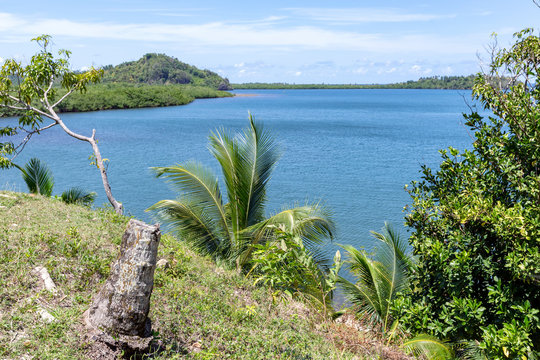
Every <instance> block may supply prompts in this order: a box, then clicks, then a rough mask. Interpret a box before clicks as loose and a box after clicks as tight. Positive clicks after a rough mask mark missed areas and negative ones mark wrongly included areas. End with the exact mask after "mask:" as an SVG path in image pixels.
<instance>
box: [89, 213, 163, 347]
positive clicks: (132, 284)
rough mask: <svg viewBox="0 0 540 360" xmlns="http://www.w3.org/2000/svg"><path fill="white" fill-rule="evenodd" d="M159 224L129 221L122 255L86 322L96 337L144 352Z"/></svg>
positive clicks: (148, 335) (123, 241)
mask: <svg viewBox="0 0 540 360" xmlns="http://www.w3.org/2000/svg"><path fill="white" fill-rule="evenodd" d="M160 238H161V232H160V230H159V225H148V224H145V223H143V222H142V221H138V220H134V219H132V220H130V222H129V223H128V226H127V229H126V231H125V233H124V235H123V237H122V244H121V246H120V257H119V258H118V259H117V260H116V262H115V263H114V264H113V266H112V269H111V275H110V277H109V279H107V282H106V283H105V285H104V286H103V287H102V288H101V290H100V291H99V293H98V294H97V296H96V297H95V298H94V301H93V303H92V305H91V306H90V308H89V309H88V311H86V312H85V321H86V324H87V326H88V328H89V329H90V332H91V333H92V335H93V337H94V338H95V339H96V340H100V341H103V342H105V343H107V344H109V345H112V346H114V347H117V348H122V349H126V350H136V351H144V350H146V349H147V348H148V346H149V343H150V341H151V339H152V337H151V323H150V319H148V311H149V310H150V296H151V295H152V289H153V286H154V270H155V268H156V258H157V249H158V245H159V240H160Z"/></svg>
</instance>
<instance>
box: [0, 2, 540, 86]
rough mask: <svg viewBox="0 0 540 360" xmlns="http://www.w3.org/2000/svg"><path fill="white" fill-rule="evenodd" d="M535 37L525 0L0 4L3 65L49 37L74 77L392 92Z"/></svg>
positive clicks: (535, 15)
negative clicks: (121, 75)
mask: <svg viewBox="0 0 540 360" xmlns="http://www.w3.org/2000/svg"><path fill="white" fill-rule="evenodd" d="M539 25H540V8H538V7H537V6H536V5H535V4H534V3H533V1H532V0H511V1H509V0H506V1H499V0H495V1H493V0H492V1H484V0H480V1H471V0H469V1H461V0H457V1H433V0H431V1H428V0H424V1H419V0H409V1H392V0H388V1H361V0H356V1H319V0H312V1H296V2H293V1H281V0H274V1H264V2H263V1H259V2H256V1H249V2H248V1H204V0H200V1H189V2H187V1H164V0H155V1H138V0H130V1H123V0H122V1H117V0H109V1H103V0H92V1H80V2H79V1H42V0H41V1H18V2H16V1H4V0H0V61H2V59H6V58H17V59H19V60H21V61H25V60H28V59H29V58H30V57H31V55H32V54H33V53H34V52H35V51H36V46H35V44H32V43H30V42H29V39H31V38H32V37H34V36H36V35H39V34H43V33H46V34H50V35H52V36H53V41H54V44H55V46H56V47H57V48H65V49H69V50H71V51H72V52H73V55H72V59H71V63H72V65H73V67H74V68H77V69H80V68H85V67H88V66H92V65H93V66H103V65H108V64H113V65H116V64H119V63H121V62H124V61H131V60H136V59H138V58H140V57H141V56H142V55H143V54H145V53H148V52H158V53H165V54H167V55H171V56H174V57H177V58H178V59H180V60H182V61H184V62H187V63H190V64H193V65H196V66H198V67H201V68H208V69H211V70H214V71H216V72H218V73H220V74H221V75H223V76H226V77H228V78H229V79H230V80H231V81H232V82H253V81H261V82H290V83H388V82H396V81H404V80H410V79H418V78H419V77H421V76H433V75H467V74H471V73H475V72H477V71H478V70H479V66H480V64H479V59H478V54H480V55H481V56H482V55H483V56H484V57H485V55H486V51H485V47H486V46H487V45H488V44H489V43H490V35H491V34H492V33H493V32H495V33H497V34H498V35H499V39H498V40H499V44H500V45H501V46H507V45H509V44H510V43H511V41H512V33H514V32H516V31H518V30H520V29H522V28H524V27H535V28H536V29H538V28H539Z"/></svg>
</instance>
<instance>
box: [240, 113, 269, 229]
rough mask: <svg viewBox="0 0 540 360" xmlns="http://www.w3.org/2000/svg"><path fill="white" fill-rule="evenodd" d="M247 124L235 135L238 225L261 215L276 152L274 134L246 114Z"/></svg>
mask: <svg viewBox="0 0 540 360" xmlns="http://www.w3.org/2000/svg"><path fill="white" fill-rule="evenodd" d="M249 123H250V127H249V128H248V129H246V130H244V133H243V134H242V135H241V136H239V137H238V155H239V156H238V162H237V164H236V168H235V170H236V172H237V176H238V179H239V186H238V188H237V189H236V190H237V195H238V200H239V203H240V206H239V210H240V213H239V217H240V222H241V224H242V227H248V226H251V225H254V224H256V223H258V222H260V221H261V220H262V219H263V217H264V204H265V200H266V186H267V184H268V181H269V180H270V176H271V174H272V171H273V169H274V167H275V165H276V163H277V161H278V160H279V157H280V154H279V151H278V148H277V144H276V142H275V140H274V138H273V137H272V136H271V135H270V133H269V132H268V131H265V129H264V127H263V125H262V124H261V123H256V122H255V121H254V119H253V117H252V116H251V114H249Z"/></svg>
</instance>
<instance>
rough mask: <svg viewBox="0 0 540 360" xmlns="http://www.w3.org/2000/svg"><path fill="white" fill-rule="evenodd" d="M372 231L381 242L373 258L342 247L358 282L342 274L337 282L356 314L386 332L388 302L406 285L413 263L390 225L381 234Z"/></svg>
mask: <svg viewBox="0 0 540 360" xmlns="http://www.w3.org/2000/svg"><path fill="white" fill-rule="evenodd" d="M372 234H373V237H374V238H375V239H377V240H379V241H381V243H382V246H380V247H377V249H376V251H375V254H374V256H373V257H371V256H370V255H369V254H367V253H366V252H365V251H360V250H357V249H355V248H354V247H352V246H350V245H345V246H343V248H344V249H345V250H347V252H348V257H349V259H348V260H347V263H348V265H349V269H350V270H351V272H352V274H353V275H355V276H356V280H357V282H356V283H352V282H350V281H348V280H347V279H345V278H343V277H340V279H339V280H338V281H339V283H340V285H341V287H342V289H343V292H344V293H345V297H346V298H347V299H348V300H349V301H350V302H351V303H352V304H354V305H357V306H358V308H359V313H361V314H365V315H367V316H368V317H369V318H370V319H371V320H372V321H373V322H374V323H376V324H379V325H380V326H381V328H382V332H383V334H385V333H386V332H387V330H389V326H390V325H391V323H390V321H391V320H392V319H391V317H390V305H391V303H392V301H393V300H394V299H395V297H396V295H397V294H398V292H400V291H403V290H405V289H406V288H407V287H408V271H410V269H411V267H412V266H413V263H412V261H411V259H410V258H409V256H408V255H407V254H406V253H405V251H406V249H405V243H404V242H403V241H401V240H400V238H399V235H398V234H397V233H396V232H394V230H393V229H392V227H391V226H390V225H389V224H387V223H386V224H385V226H384V228H383V232H382V233H376V232H372Z"/></svg>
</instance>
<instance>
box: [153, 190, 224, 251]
mask: <svg viewBox="0 0 540 360" xmlns="http://www.w3.org/2000/svg"><path fill="white" fill-rule="evenodd" d="M147 211H154V212H155V215H154V216H155V217H156V219H157V220H158V221H160V222H162V223H163V224H165V226H166V228H167V229H169V230H171V231H172V232H173V233H174V234H176V235H177V236H178V237H179V238H181V239H183V240H185V241H186V242H188V243H190V244H192V245H193V246H194V247H195V248H196V249H197V251H199V252H200V253H203V254H207V255H210V256H212V257H214V258H221V257H225V258H228V257H229V256H228V246H227V244H226V243H224V241H226V240H223V238H222V237H220V236H219V235H218V234H217V233H219V231H216V228H218V226H216V224H215V220H214V219H213V218H212V216H210V215H209V214H208V213H206V212H205V210H204V208H202V207H200V206H199V204H197V203H195V202H193V201H189V200H187V199H183V200H181V201H176V200H161V201H159V202H157V203H156V204H154V205H152V206H151V207H150V208H148V209H147ZM225 239H226V238H225Z"/></svg>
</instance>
